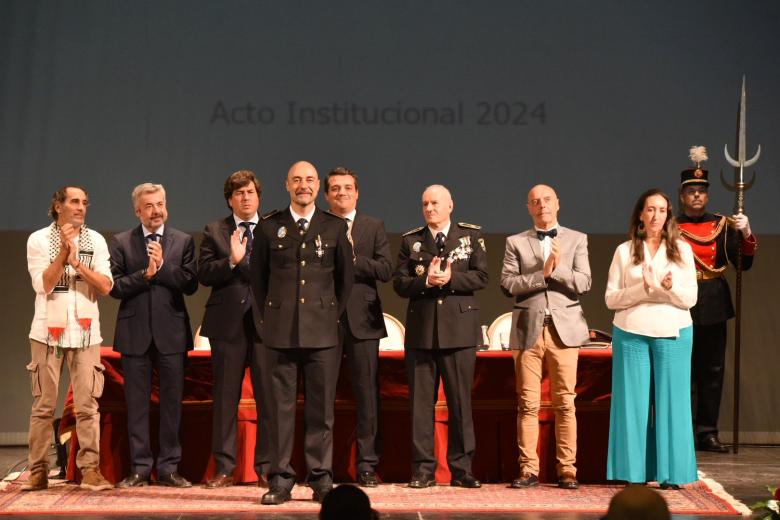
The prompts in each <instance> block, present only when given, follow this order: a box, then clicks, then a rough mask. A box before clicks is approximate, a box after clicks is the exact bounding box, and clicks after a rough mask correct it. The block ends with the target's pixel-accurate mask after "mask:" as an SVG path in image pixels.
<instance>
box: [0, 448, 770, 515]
mask: <svg viewBox="0 0 780 520" xmlns="http://www.w3.org/2000/svg"><path fill="white" fill-rule="evenodd" d="M26 453H27V450H26V447H0V471H2V474H5V473H6V470H7V469H8V468H9V467H11V466H12V465H13V464H14V463H16V462H17V461H19V460H22V459H24V458H25V457H26ZM697 456H698V463H699V469H700V470H702V471H703V472H705V473H706V474H707V476H708V477H709V478H712V479H714V480H716V481H718V482H719V483H720V484H722V485H723V487H724V488H725V490H726V491H727V492H728V493H730V494H731V495H732V496H733V497H734V498H736V499H737V500H739V501H741V502H742V503H744V504H746V505H750V504H753V503H754V502H756V501H758V500H763V499H765V498H766V491H765V487H766V485H773V486H775V485H778V484H780V482H778V481H777V479H778V476H779V475H780V447H742V448H741V450H740V453H739V455H731V454H727V455H716V454H711V453H701V452H699V453H697ZM477 493H478V492H477ZM475 494H476V493H475ZM117 516H118V515H117ZM117 516H114V518H116V517H117ZM121 516H122V518H123V519H127V520H139V519H141V518H173V517H175V518H198V519H203V520H207V519H211V518H214V519H217V518H219V520H226V519H232V518H236V519H242V520H244V519H247V520H248V519H250V518H269V519H276V520H279V519H286V518H290V519H296V520H300V519H305V518H316V515H314V514H312V513H307V514H292V513H278V514H274V513H273V512H270V511H269V512H267V513H266V512H263V513H261V514H257V513H228V514H225V513H222V514H219V515H209V514H186V515H185V514H175V515H159V514H158V515H149V514H143V515H134V514H126V513H125V514H123V515H121ZM600 516H601V515H598V514H584V513H582V514H571V513H481V514H475V513H473V512H469V513H451V512H448V513H432V512H429V513H423V514H422V515H420V514H418V513H415V512H404V513H382V514H381V518H383V519H385V518H387V519H393V520H412V519H415V520H421V519H429V520H445V519H446V520H462V519H466V518H475V517H478V518H480V519H485V520H487V519H493V520H499V519H501V520H504V519H510V518H512V519H518V520H530V519H543V518H544V519H554V520H558V519H559V520H564V519H566V520H580V519H596V518H599V517H600ZM8 517H9V516H6V518H8ZM19 517H20V518H22V517H23V518H27V519H33V518H37V516H35V515H23V516H21V515H20V516H19ZM57 517H58V518H61V519H63V520H65V519H67V518H70V517H69V516H67V515H57ZM41 518H42V517H41ZM72 518H76V517H75V516H74V517H72ZM80 518H84V516H80ZM88 518H94V519H98V518H112V515H110V514H106V515H89V516H88ZM674 518H677V519H683V518H697V519H703V518H713V519H714V518H723V517H719V516H709V517H708V516H679V515H678V516H675V517H674Z"/></svg>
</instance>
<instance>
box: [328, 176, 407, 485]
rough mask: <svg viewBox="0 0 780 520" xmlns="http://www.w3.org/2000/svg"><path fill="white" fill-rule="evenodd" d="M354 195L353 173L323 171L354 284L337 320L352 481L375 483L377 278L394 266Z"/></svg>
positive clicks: (377, 227) (379, 230)
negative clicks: (347, 389)
mask: <svg viewBox="0 0 780 520" xmlns="http://www.w3.org/2000/svg"><path fill="white" fill-rule="evenodd" d="M358 196H359V193H358V182H357V175H356V174H355V172H353V171H351V170H348V169H346V168H341V167H339V168H336V169H335V170H333V171H331V172H330V173H329V174H328V178H327V179H326V180H325V199H326V200H327V201H328V204H329V205H330V210H331V212H333V213H335V214H336V215H338V216H340V217H342V218H344V219H345V220H346V221H347V226H348V228H349V231H348V237H349V239H350V242H351V243H352V248H353V250H354V252H355V257H354V261H355V285H354V286H353V287H352V294H351V295H350V297H349V301H348V302H347V312H346V314H345V315H344V316H343V317H342V320H341V333H342V342H343V343H342V344H343V346H344V351H345V353H346V355H347V359H348V360H349V367H350V374H351V376H352V389H353V393H354V394H355V401H356V402H357V481H358V484H360V485H361V486H365V487H376V486H377V485H378V483H379V482H378V480H377V477H376V466H377V464H379V454H378V450H377V446H376V445H377V432H378V429H379V382H378V378H377V371H378V368H379V340H380V339H381V338H384V337H385V336H387V330H385V321H384V317H383V315H382V302H381V301H380V300H379V295H378V294H377V290H376V282H377V280H378V281H380V282H387V281H388V280H390V276H391V275H392V273H393V268H392V260H391V258H390V243H389V242H388V240H387V235H386V234H385V226H384V224H383V223H382V221H381V220H379V219H376V218H373V217H369V216H368V215H365V214H364V213H362V212H358V211H357V209H356V205H357V200H358Z"/></svg>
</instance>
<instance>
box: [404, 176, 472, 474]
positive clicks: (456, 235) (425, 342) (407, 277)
mask: <svg viewBox="0 0 780 520" xmlns="http://www.w3.org/2000/svg"><path fill="white" fill-rule="evenodd" d="M452 208H453V203H452V197H451V195H450V192H449V190H447V188H445V187H444V186H441V185H433V186H430V187H428V188H427V189H426V190H425V192H423V196H422V209H423V217H424V218H425V222H426V225H425V226H422V227H419V228H416V229H412V230H411V231H408V232H407V233H405V234H404V235H403V239H402V242H401V249H400V251H399V253H398V264H397V267H396V271H395V273H394V275H393V288H394V289H395V292H396V293H398V295H399V296H401V297H403V298H409V305H408V307H407V311H406V337H405V341H404V347H405V350H406V358H405V359H406V369H407V377H408V382H409V398H410V401H411V415H412V479H411V481H410V482H409V487H411V488H426V487H429V486H434V485H436V479H435V476H434V475H435V472H436V458H435V457H434V451H433V446H434V435H433V434H434V407H435V404H436V396H437V389H438V380H439V375H441V376H442V379H443V381H444V393H445V395H446V398H447V410H448V417H449V421H448V441H447V463H448V465H449V469H450V473H451V475H452V480H451V482H450V484H451V485H453V486H459V487H466V488H478V487H481V483H480V482H479V481H478V480H477V479H476V478H474V476H473V475H472V473H471V460H472V458H473V456H474V449H475V440H474V424H473V420H472V416H471V386H472V383H473V380H474V365H475V363H476V345H478V344H480V343H481V332H480V322H479V306H478V305H477V301H476V299H475V298H474V292H475V291H478V290H480V289H483V288H485V286H487V282H488V273H487V254H486V251H485V242H484V239H483V238H482V237H481V234H480V227H479V226H475V225H473V224H466V223H457V224H453V223H452V222H451V221H450V214H451V213H452Z"/></svg>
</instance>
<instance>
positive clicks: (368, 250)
mask: <svg viewBox="0 0 780 520" xmlns="http://www.w3.org/2000/svg"><path fill="white" fill-rule="evenodd" d="M352 243H353V244H354V247H355V285H353V286H352V293H351V294H350V296H349V301H348V302H347V318H348V319H347V321H348V322H349V329H350V332H352V335H353V336H354V337H355V338H357V339H381V338H384V337H385V336H387V330H386V329H385V320H384V317H383V316H382V302H381V301H380V300H379V294H378V293H377V290H376V282H377V280H378V281H380V282H387V281H389V280H390V277H391V276H392V274H393V260H392V258H391V256H390V242H388V240H387V234H386V233H385V226H384V224H382V221H381V220H379V219H376V218H373V217H369V216H368V215H365V214H363V213H361V212H359V211H358V212H357V213H356V214H355V221H354V222H353V223H352Z"/></svg>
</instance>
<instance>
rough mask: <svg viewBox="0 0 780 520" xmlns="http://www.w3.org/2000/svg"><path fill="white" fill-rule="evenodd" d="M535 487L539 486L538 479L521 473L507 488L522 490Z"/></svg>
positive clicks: (529, 474)
mask: <svg viewBox="0 0 780 520" xmlns="http://www.w3.org/2000/svg"><path fill="white" fill-rule="evenodd" d="M537 485H539V477H537V476H536V475H533V474H531V473H523V474H522V475H520V476H519V477H518V478H516V479H514V480H513V481H512V483H511V484H510V485H509V487H512V488H515V489H523V488H529V487H533V486H537Z"/></svg>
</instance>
